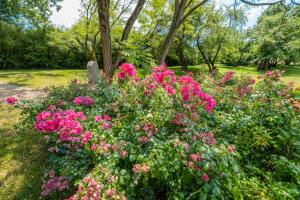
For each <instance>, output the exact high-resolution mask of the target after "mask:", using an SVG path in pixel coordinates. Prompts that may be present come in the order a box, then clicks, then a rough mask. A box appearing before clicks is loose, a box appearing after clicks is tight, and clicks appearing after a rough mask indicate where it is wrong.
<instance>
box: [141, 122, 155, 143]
mask: <svg viewBox="0 0 300 200" xmlns="http://www.w3.org/2000/svg"><path fill="white" fill-rule="evenodd" d="M136 130H138V129H137V127H136ZM143 130H144V131H145V132H146V136H142V137H140V138H139V139H138V140H139V142H140V143H142V144H146V143H148V142H149V140H150V139H151V138H152V137H153V136H155V134H156V133H157V131H158V129H157V128H156V127H155V126H154V125H153V124H151V123H148V124H146V125H145V126H144V128H143Z"/></svg>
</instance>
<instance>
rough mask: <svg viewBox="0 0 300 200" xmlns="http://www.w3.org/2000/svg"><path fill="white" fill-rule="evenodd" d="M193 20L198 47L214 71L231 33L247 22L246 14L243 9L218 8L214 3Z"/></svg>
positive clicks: (210, 68)
mask: <svg viewBox="0 0 300 200" xmlns="http://www.w3.org/2000/svg"><path fill="white" fill-rule="evenodd" d="M223 10H225V12H224V11H223ZM192 21H193V24H194V27H195V31H196V42H197V48H198V50H199V52H200V54H201V56H202V58H203V60H204V61H205V63H206V64H207V66H208V69H209V71H210V72H212V71H214V70H215V69H216V66H215V63H216V61H217V59H218V56H219V54H220V52H221V50H222V48H223V46H224V45H225V44H226V43H227V40H228V37H229V35H230V34H234V32H235V31H236V29H237V27H241V25H243V24H245V21H246V16H245V14H244V12H243V11H242V10H237V9H233V10H231V9H229V8H225V9H218V10H217V9H215V6H214V5H213V6H211V7H207V8H206V9H205V13H204V15H203V16H200V15H197V14H195V15H194V16H193V20H192Z"/></svg>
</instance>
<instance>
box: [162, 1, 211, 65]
mask: <svg viewBox="0 0 300 200" xmlns="http://www.w3.org/2000/svg"><path fill="white" fill-rule="evenodd" d="M207 1H208V0H203V1H201V2H198V3H197V4H196V5H193V6H191V5H192V1H187V0H175V8H174V14H173V20H172V24H171V27H170V29H169V32H168V34H167V36H166V38H165V40H164V43H163V45H162V49H161V52H160V55H159V60H158V61H159V63H160V64H163V63H164V62H165V60H166V57H167V55H168V52H169V50H170V48H171V45H172V43H173V41H174V38H175V35H176V32H177V30H178V29H179V27H180V25H181V24H182V23H183V22H184V21H185V20H186V19H187V18H188V17H189V16H190V15H191V14H192V13H193V12H194V11H195V10H196V9H198V8H200V7H201V6H202V5H204V4H205V3H206V2H207Z"/></svg>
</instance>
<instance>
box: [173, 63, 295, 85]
mask: <svg viewBox="0 0 300 200" xmlns="http://www.w3.org/2000/svg"><path fill="white" fill-rule="evenodd" d="M217 66H218V69H219V70H220V72H226V71H234V72H235V73H236V74H237V75H242V74H246V75H251V76H253V77H254V78H255V77H257V76H258V75H262V74H265V73H266V71H256V67H254V66H240V67H235V66H226V65H221V64H217ZM171 68H172V69H174V70H176V71H177V70H179V69H180V67H171ZM278 69H280V70H284V71H285V73H284V74H283V77H282V79H283V80H284V81H286V82H290V81H293V82H295V85H296V87H298V88H299V87H300V65H294V66H289V67H286V68H284V67H282V68H278ZM188 71H192V72H207V67H206V65H201V66H189V67H188ZM182 73H183V72H180V73H179V74H182Z"/></svg>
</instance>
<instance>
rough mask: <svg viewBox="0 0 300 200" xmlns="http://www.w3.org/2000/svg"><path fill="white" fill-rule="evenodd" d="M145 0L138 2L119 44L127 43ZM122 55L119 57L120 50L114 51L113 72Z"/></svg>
mask: <svg viewBox="0 0 300 200" xmlns="http://www.w3.org/2000/svg"><path fill="white" fill-rule="evenodd" d="M145 2H146V0H139V1H138V3H137V5H136V7H135V9H134V11H133V12H132V14H131V16H130V17H129V19H128V21H127V23H126V26H125V28H124V30H123V34H122V38H121V43H122V42H124V41H127V40H128V38H129V34H130V32H131V29H132V27H133V25H134V23H135V21H136V20H137V18H138V16H139V15H140V13H141V11H142V9H143V7H144V4H145ZM121 58H122V55H121V49H118V50H117V51H116V54H115V56H114V62H113V70H115V69H116V68H117V67H118V65H119V64H120V61H121Z"/></svg>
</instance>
